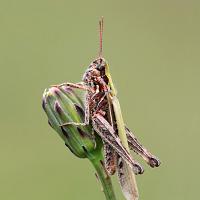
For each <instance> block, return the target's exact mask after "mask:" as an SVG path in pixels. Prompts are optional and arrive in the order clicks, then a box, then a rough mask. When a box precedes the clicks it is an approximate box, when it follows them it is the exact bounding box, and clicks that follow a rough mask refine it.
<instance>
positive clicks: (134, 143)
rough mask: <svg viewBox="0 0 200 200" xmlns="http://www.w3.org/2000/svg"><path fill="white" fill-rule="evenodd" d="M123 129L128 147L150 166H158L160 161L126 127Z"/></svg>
mask: <svg viewBox="0 0 200 200" xmlns="http://www.w3.org/2000/svg"><path fill="white" fill-rule="evenodd" d="M125 129H126V135H127V139H128V144H129V147H130V149H131V150H133V151H134V152H136V153H137V154H138V155H140V156H141V157H142V158H143V159H144V160H145V161H146V162H147V163H148V164H149V165H150V166H151V167H158V166H159V165H160V161H159V160H158V159H157V158H156V157H155V156H154V155H152V154H151V153H150V152H149V151H148V150H147V149H146V148H145V147H143V146H142V145H141V144H140V142H139V141H138V140H137V138H136V137H135V136H134V135H133V133H132V132H131V131H130V130H129V129H128V128H127V127H125Z"/></svg>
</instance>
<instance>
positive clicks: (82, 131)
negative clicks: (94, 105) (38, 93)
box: [42, 85, 96, 158]
mask: <svg viewBox="0 0 200 200" xmlns="http://www.w3.org/2000/svg"><path fill="white" fill-rule="evenodd" d="M81 95H83V93H81V92H80V91H77V90H76V89H72V88H70V87H68V86H65V85H63V86H59V87H54V86H53V87H51V88H48V89H45V91H44V94H43V100H42V106H43V109H44V111H45V112H46V114H47V117H48V123H49V125H50V126H51V127H52V128H53V129H54V130H55V131H56V132H57V133H58V134H59V135H60V137H61V138H62V139H63V140H64V142H65V144H66V146H67V147H68V148H69V149H70V151H71V152H72V153H74V154H75V155H76V156H78V157H79V158H86V157H88V156H89V154H90V153H91V152H93V151H94V150H95V148H96V141H95V135H94V134H93V133H92V127H91V126H90V125H86V126H74V125H63V124H65V123H68V122H76V123H83V122H84V105H83V100H82V99H81Z"/></svg>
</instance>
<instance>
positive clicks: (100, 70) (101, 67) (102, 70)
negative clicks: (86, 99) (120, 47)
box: [83, 57, 107, 85]
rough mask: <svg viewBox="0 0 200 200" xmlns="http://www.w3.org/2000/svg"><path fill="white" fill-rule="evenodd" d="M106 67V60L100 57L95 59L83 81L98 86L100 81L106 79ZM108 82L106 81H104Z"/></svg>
mask: <svg viewBox="0 0 200 200" xmlns="http://www.w3.org/2000/svg"><path fill="white" fill-rule="evenodd" d="M106 67H107V63H106V60H105V59H104V58H102V57H99V58H97V59H95V60H94V61H93V62H92V63H91V64H90V65H89V67H88V69H87V70H86V72H85V74H84V76H83V81H84V82H85V83H86V84H89V85H91V84H95V83H96V84H98V83H97V82H98V79H99V78H102V79H105V78H106V77H105V74H106ZM104 81H105V82H107V81H106V80H104Z"/></svg>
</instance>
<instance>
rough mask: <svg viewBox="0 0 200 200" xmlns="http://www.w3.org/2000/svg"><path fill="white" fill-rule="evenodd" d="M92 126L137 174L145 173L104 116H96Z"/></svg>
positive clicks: (93, 118)
mask: <svg viewBox="0 0 200 200" xmlns="http://www.w3.org/2000/svg"><path fill="white" fill-rule="evenodd" d="M92 125H93V128H94V130H95V131H96V132H97V134H98V135H99V136H100V137H101V139H102V140H103V141H105V142H107V143H108V144H109V145H110V146H111V147H112V148H113V149H114V150H115V151H116V153H117V154H119V156H120V157H122V158H123V159H124V160H125V161H126V162H127V163H128V164H129V165H130V167H131V168H132V169H133V171H134V173H135V174H142V173H143V172H144V170H143V168H142V167H141V165H140V164H139V163H137V162H136V161H135V160H133V159H132V157H131V155H130V154H129V153H128V152H127V150H126V149H125V148H124V146H123V145H122V144H121V141H120V139H119V137H118V136H117V135H116V134H115V131H114V129H113V127H112V126H111V125H110V124H109V122H108V121H107V120H106V119H105V118H104V117H103V116H102V115H100V114H95V115H94V116H93V117H92Z"/></svg>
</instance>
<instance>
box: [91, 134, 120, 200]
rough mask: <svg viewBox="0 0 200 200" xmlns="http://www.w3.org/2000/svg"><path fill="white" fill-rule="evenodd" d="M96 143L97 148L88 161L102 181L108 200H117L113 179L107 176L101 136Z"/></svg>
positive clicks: (97, 137)
mask: <svg viewBox="0 0 200 200" xmlns="http://www.w3.org/2000/svg"><path fill="white" fill-rule="evenodd" d="M96 142H97V147H96V149H95V150H94V151H93V152H92V153H90V154H88V159H89V160H90V161H91V163H92V165H93V166H94V168H95V169H96V173H97V175H98V179H99V180H100V181H101V185H102V188H103V192H104V194H105V197H106V200H116V197H115V193H114V190H113V186H112V182H111V178H110V176H109V175H108V174H107V172H106V170H105V167H104V163H103V155H102V146H103V144H102V141H101V139H100V137H99V136H96Z"/></svg>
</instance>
